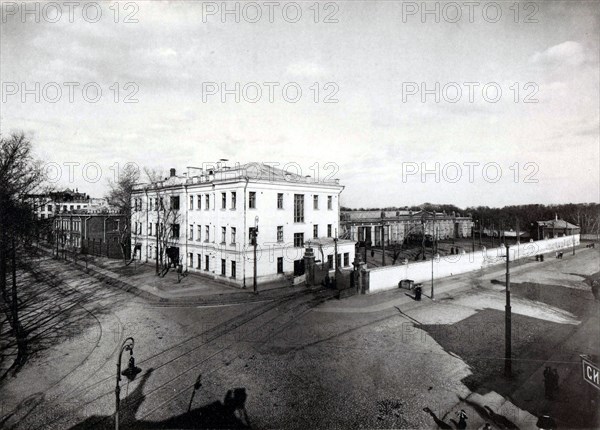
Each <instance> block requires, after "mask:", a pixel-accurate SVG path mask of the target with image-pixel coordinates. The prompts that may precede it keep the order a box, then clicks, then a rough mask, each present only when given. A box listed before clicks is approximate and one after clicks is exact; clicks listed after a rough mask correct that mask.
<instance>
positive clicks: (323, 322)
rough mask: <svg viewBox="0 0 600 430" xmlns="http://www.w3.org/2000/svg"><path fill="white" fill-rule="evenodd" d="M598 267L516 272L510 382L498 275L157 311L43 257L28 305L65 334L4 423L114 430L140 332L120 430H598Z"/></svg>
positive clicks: (571, 262) (54, 337)
mask: <svg viewBox="0 0 600 430" xmlns="http://www.w3.org/2000/svg"><path fill="white" fill-rule="evenodd" d="M598 261H599V254H598V251H597V250H579V251H578V253H577V255H575V256H566V255H565V259H564V260H562V261H547V262H545V263H542V264H537V265H536V264H535V263H532V264H527V265H524V266H521V267H520V268H519V270H516V271H515V274H514V276H513V279H512V282H513V298H514V300H513V313H514V315H513V353H514V357H515V360H514V362H513V370H514V376H513V378H511V379H508V380H507V379H505V378H504V377H503V376H502V368H503V354H504V350H503V345H504V344H503V334H504V332H503V321H504V313H503V300H504V292H503V290H504V286H503V285H502V280H503V277H502V273H501V271H498V270H496V271H488V272H485V273H477V274H472V275H470V276H465V277H460V278H455V279H447V280H442V281H440V282H439V284H438V285H437V286H436V288H439V289H438V290H436V301H434V302H432V301H430V300H429V299H427V298H425V299H424V300H423V301H421V302H415V301H413V300H412V299H411V298H410V297H407V296H405V295H404V291H400V290H397V291H391V292H386V293H382V294H377V295H373V296H358V297H352V298H350V299H345V300H340V301H338V300H336V299H333V298H332V294H331V293H330V292H328V291H305V292H304V293H302V294H295V295H290V296H283V297H278V298H273V299H270V300H264V301H261V302H252V303H245V304H231V305H226V306H214V305H210V306H199V305H197V304H192V303H181V305H175V306H174V305H171V306H163V305H161V304H160V303H159V302H156V301H151V300H148V299H147V298H145V297H142V296H140V295H136V294H132V293H130V292H126V291H124V290H123V289H121V288H117V287H116V286H112V285H110V284H107V283H106V282H105V280H103V279H101V278H100V279H99V278H97V277H93V276H90V275H89V274H86V273H85V272H84V271H83V270H82V268H81V267H76V266H74V265H73V264H72V263H64V262H60V261H56V260H52V259H49V258H44V259H42V260H41V261H40V262H39V268H38V270H39V272H40V273H42V274H53V275H54V277H53V278H52V280H48V279H44V278H43V277H41V278H40V279H37V280H36V282H33V283H31V285H32V291H33V293H32V302H31V303H32V306H33V304H34V303H36V301H35V297H37V298H38V300H39V303H38V305H37V307H38V309H40V311H39V312H38V314H40V313H42V314H44V313H45V314H47V315H53V312H57V309H59V310H60V311H62V312H59V315H60V316H57V318H56V320H57V321H60V324H57V325H56V326H52V328H51V329H49V330H48V331H47V332H44V331H40V332H39V333H40V336H38V338H39V339H40V345H39V351H37V352H36V354H35V355H34V356H33V357H32V358H31V360H30V361H29V362H28V363H27V365H26V366H25V367H24V368H23V369H22V370H21V371H20V372H19V373H17V374H16V375H15V376H9V377H7V378H5V379H4V380H3V381H2V382H0V383H1V384H2V385H1V386H0V395H1V397H2V400H3V401H2V411H1V415H2V423H3V426H4V427H6V428H15V429H17V428H19V429H21V428H22V429H42V428H44V429H45V428H51V429H52V428H56V429H58V428H71V427H74V428H102V427H112V426H113V413H114V409H115V394H114V387H115V363H116V360H117V352H118V349H119V347H120V345H121V342H122V340H124V339H125V338H126V337H127V336H133V337H134V338H135V342H136V343H135V348H134V353H135V354H134V355H135V358H136V365H138V366H139V367H141V369H142V373H141V374H140V375H138V377H137V378H136V379H135V380H134V381H133V382H127V380H126V379H125V378H123V380H122V382H121V386H122V391H121V397H122V399H123V400H122V402H121V418H122V423H123V426H124V427H141V428H182V427H183V428H201V427H213V428H214V427H234V426H242V425H246V424H248V425H250V426H252V427H254V428H282V427H284V428H298V429H300V428H301V429H305V428H356V427H367V428H435V427H438V426H439V427H441V428H447V427H444V426H448V425H449V426H451V427H450V428H454V427H455V425H454V423H453V422H452V420H455V421H457V420H458V418H457V415H456V412H458V411H459V410H460V409H464V410H466V411H467V415H468V416H469V419H468V425H469V428H478V427H479V426H481V425H483V424H484V423H485V422H490V424H491V425H492V428H511V426H515V427H519V428H536V427H535V422H536V420H537V416H538V415H539V414H540V413H542V412H549V413H550V414H552V415H553V416H555V417H556V419H557V420H558V421H559V423H560V424H562V425H563V426H566V427H573V426H584V427H597V426H598V424H599V422H598V416H597V415H596V414H595V412H596V409H597V408H594V406H595V405H597V404H594V403H593V402H594V401H597V394H596V393H595V392H593V391H591V390H592V389H591V387H590V388H589V389H588V386H587V385H586V384H585V383H582V382H581V377H580V372H578V369H580V367H578V366H580V362H579V356H578V354H580V353H584V352H587V353H595V354H598V349H599V345H598V339H599V338H600V336H599V333H598V324H597V317H598V302H594V301H593V297H592V295H591V292H590V289H589V287H588V286H586V284H585V283H584V282H583V281H584V280H585V276H589V275H592V274H594V273H597V272H599V271H600V268H598ZM23 276H29V275H27V274H23ZM41 291H45V293H44V294H45V295H44V294H41V293H40V292H41ZM59 291H60V292H59ZM437 291H439V294H438V293H437ZM49 300H52V301H49ZM43 303H47V305H46V308H41V306H43ZM49 303H51V304H52V305H51V306H50V305H49ZM61 306H62V308H61ZM34 307H35V306H34ZM76 309H77V312H75V310H76ZM69 310H72V312H71V311H69ZM32 315H35V314H32ZM32 321H33V320H32ZM48 328H49V327H48ZM45 335H47V337H48V339H51V340H46V341H45V342H41V339H44V337H45ZM50 335H51V336H50ZM32 345H33V346H35V343H34V344H32ZM125 358H127V357H125ZM125 361H126V360H125ZM546 365H551V366H552V367H557V368H558V372H559V374H560V376H561V379H560V380H561V385H560V386H561V391H560V396H559V397H558V398H557V400H555V401H548V400H544V399H543V379H540V377H541V372H543V369H544V367H545V366H546ZM200 375H201V377H200V379H198V378H199V376H200ZM198 380H200V384H201V385H200V386H196V387H195V383H196V381H198ZM195 388H197V389H195ZM235 389H239V390H237V391H236V390H235ZM242 389H243V390H242ZM230 390H231V391H230ZM228 392H230V395H229V396H228V395H227V393H228ZM232 399H233V400H232ZM232 405H233V406H232ZM573 405H583V406H581V407H578V409H574V410H577V413H574V412H573ZM584 406H585V407H584ZM424 408H428V410H429V411H430V412H426V411H424ZM244 409H245V411H246V415H244V414H243V413H242V411H243V410H244ZM188 410H189V412H188ZM582 411H583V412H582ZM586 411H587V412H586ZM434 416H435V418H434ZM435 420H437V423H436V421H435Z"/></svg>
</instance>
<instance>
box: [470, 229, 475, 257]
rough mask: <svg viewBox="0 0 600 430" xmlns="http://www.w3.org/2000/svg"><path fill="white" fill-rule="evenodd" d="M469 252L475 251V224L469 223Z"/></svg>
mask: <svg viewBox="0 0 600 430" xmlns="http://www.w3.org/2000/svg"><path fill="white" fill-rule="evenodd" d="M471 252H475V224H474V223H473V224H471Z"/></svg>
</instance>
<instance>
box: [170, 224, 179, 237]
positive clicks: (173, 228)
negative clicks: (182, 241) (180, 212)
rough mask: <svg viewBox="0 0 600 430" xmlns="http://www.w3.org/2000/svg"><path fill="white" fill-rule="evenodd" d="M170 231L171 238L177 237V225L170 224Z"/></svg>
mask: <svg viewBox="0 0 600 430" xmlns="http://www.w3.org/2000/svg"><path fill="white" fill-rule="evenodd" d="M171 231H172V232H173V235H172V236H171V237H173V238H177V237H179V224H171Z"/></svg>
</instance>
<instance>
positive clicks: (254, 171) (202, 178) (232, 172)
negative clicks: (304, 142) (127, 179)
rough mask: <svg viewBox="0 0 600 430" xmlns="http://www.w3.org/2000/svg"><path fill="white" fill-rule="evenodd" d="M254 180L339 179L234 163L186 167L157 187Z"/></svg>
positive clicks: (329, 182) (310, 181) (324, 182)
mask: <svg viewBox="0 0 600 430" xmlns="http://www.w3.org/2000/svg"><path fill="white" fill-rule="evenodd" d="M246 178H248V179H250V180H255V181H272V182H288V183H289V182H291V183H306V184H313V185H315V184H320V185H337V186H339V179H321V178H312V177H311V176H302V175H299V174H297V173H294V172H290V171H286V170H283V169H280V168H278V167H274V166H272V165H270V164H265V163H257V162H254V163H246V164H241V165H240V164H236V165H235V166H233V167H229V166H225V165H219V166H215V168H204V169H203V168H199V167H188V168H187V172H185V173H183V174H182V175H175V176H169V177H167V178H165V179H164V180H162V181H160V182H159V183H158V186H159V187H168V186H176V185H183V184H199V183H212V182H216V181H231V180H236V179H239V180H245V179H246ZM147 185H149V183H139V184H136V187H135V189H142V188H144V186H147Z"/></svg>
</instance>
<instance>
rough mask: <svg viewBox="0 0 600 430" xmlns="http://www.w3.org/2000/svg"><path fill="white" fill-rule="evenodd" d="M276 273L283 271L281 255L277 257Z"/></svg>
mask: <svg viewBox="0 0 600 430" xmlns="http://www.w3.org/2000/svg"><path fill="white" fill-rule="evenodd" d="M277 273H283V257H277Z"/></svg>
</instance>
